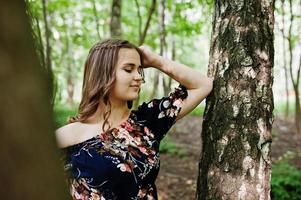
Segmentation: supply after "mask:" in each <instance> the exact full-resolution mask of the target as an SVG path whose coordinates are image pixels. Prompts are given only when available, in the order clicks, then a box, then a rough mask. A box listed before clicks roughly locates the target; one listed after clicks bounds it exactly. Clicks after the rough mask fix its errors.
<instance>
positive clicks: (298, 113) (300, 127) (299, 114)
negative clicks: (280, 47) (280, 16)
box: [287, 0, 301, 133]
mask: <svg viewBox="0 0 301 200" xmlns="http://www.w3.org/2000/svg"><path fill="white" fill-rule="evenodd" d="M289 7H290V15H291V17H290V26H289V31H288V37H287V39H288V46H289V55H290V56H289V57H290V60H289V69H290V77H291V81H292V85H293V89H294V92H295V125H296V128H297V132H298V133H301V108H300V97H299V91H298V89H299V80H300V79H299V78H300V65H299V68H298V71H297V77H296V80H294V75H293V36H292V26H293V21H294V14H293V5H292V0H289Z"/></svg>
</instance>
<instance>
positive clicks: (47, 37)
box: [42, 0, 57, 106]
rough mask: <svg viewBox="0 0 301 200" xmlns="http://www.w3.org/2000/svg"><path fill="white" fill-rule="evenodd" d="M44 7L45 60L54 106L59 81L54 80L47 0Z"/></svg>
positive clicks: (44, 0)
mask: <svg viewBox="0 0 301 200" xmlns="http://www.w3.org/2000/svg"><path fill="white" fill-rule="evenodd" d="M42 7H43V19H44V24H45V40H46V57H45V59H46V61H45V62H44V63H45V64H46V66H45V67H46V69H47V71H48V74H49V75H50V80H51V83H52V85H51V104H52V106H54V101H55V94H56V89H57V83H56V82H55V81H54V80H55V79H54V74H53V71H52V63H51V45H50V28H49V24H48V13H47V0H42Z"/></svg>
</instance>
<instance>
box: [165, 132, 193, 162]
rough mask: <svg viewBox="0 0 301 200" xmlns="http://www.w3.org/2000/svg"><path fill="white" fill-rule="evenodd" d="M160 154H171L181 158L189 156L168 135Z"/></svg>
mask: <svg viewBox="0 0 301 200" xmlns="http://www.w3.org/2000/svg"><path fill="white" fill-rule="evenodd" d="M160 153H169V154H174V155H177V156H180V157H184V156H186V154H187V153H186V151H185V150H184V149H182V148H180V147H178V146H177V145H176V144H175V143H174V142H173V141H172V140H171V138H170V137H169V136H168V135H166V136H165V137H164V139H163V140H162V141H161V144H160Z"/></svg>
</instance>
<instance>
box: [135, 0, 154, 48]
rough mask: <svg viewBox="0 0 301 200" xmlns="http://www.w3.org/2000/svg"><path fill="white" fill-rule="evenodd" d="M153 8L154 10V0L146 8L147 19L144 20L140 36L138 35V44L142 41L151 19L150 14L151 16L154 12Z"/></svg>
mask: <svg viewBox="0 0 301 200" xmlns="http://www.w3.org/2000/svg"><path fill="white" fill-rule="evenodd" d="M155 10H156V0H152V4H151V6H150V8H149V10H148V16H147V20H146V23H145V26H144V30H143V33H141V34H140V37H139V46H140V45H142V44H143V43H144V40H145V37H146V34H147V31H148V28H149V24H150V21H151V19H152V16H153V13H154V12H155Z"/></svg>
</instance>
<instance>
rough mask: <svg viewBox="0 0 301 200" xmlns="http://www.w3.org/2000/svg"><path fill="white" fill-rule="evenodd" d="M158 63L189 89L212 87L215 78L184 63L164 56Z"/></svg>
mask: <svg viewBox="0 0 301 200" xmlns="http://www.w3.org/2000/svg"><path fill="white" fill-rule="evenodd" d="M158 63H160V64H158V65H157V66H156V68H157V69H159V70H160V71H162V72H164V73H165V74H167V75H168V76H170V77H171V78H172V79H174V80H176V81H178V82H179V83H180V84H182V85H184V86H185V87H187V89H197V88H208V89H210V90H211V89H212V85H213V78H209V77H207V76H205V75H203V74H201V73H199V72H198V71H196V70H194V69H192V68H190V67H187V66H186V65H184V64H181V63H177V62H175V61H172V60H169V59H167V58H163V57H161V58H160V62H158Z"/></svg>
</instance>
